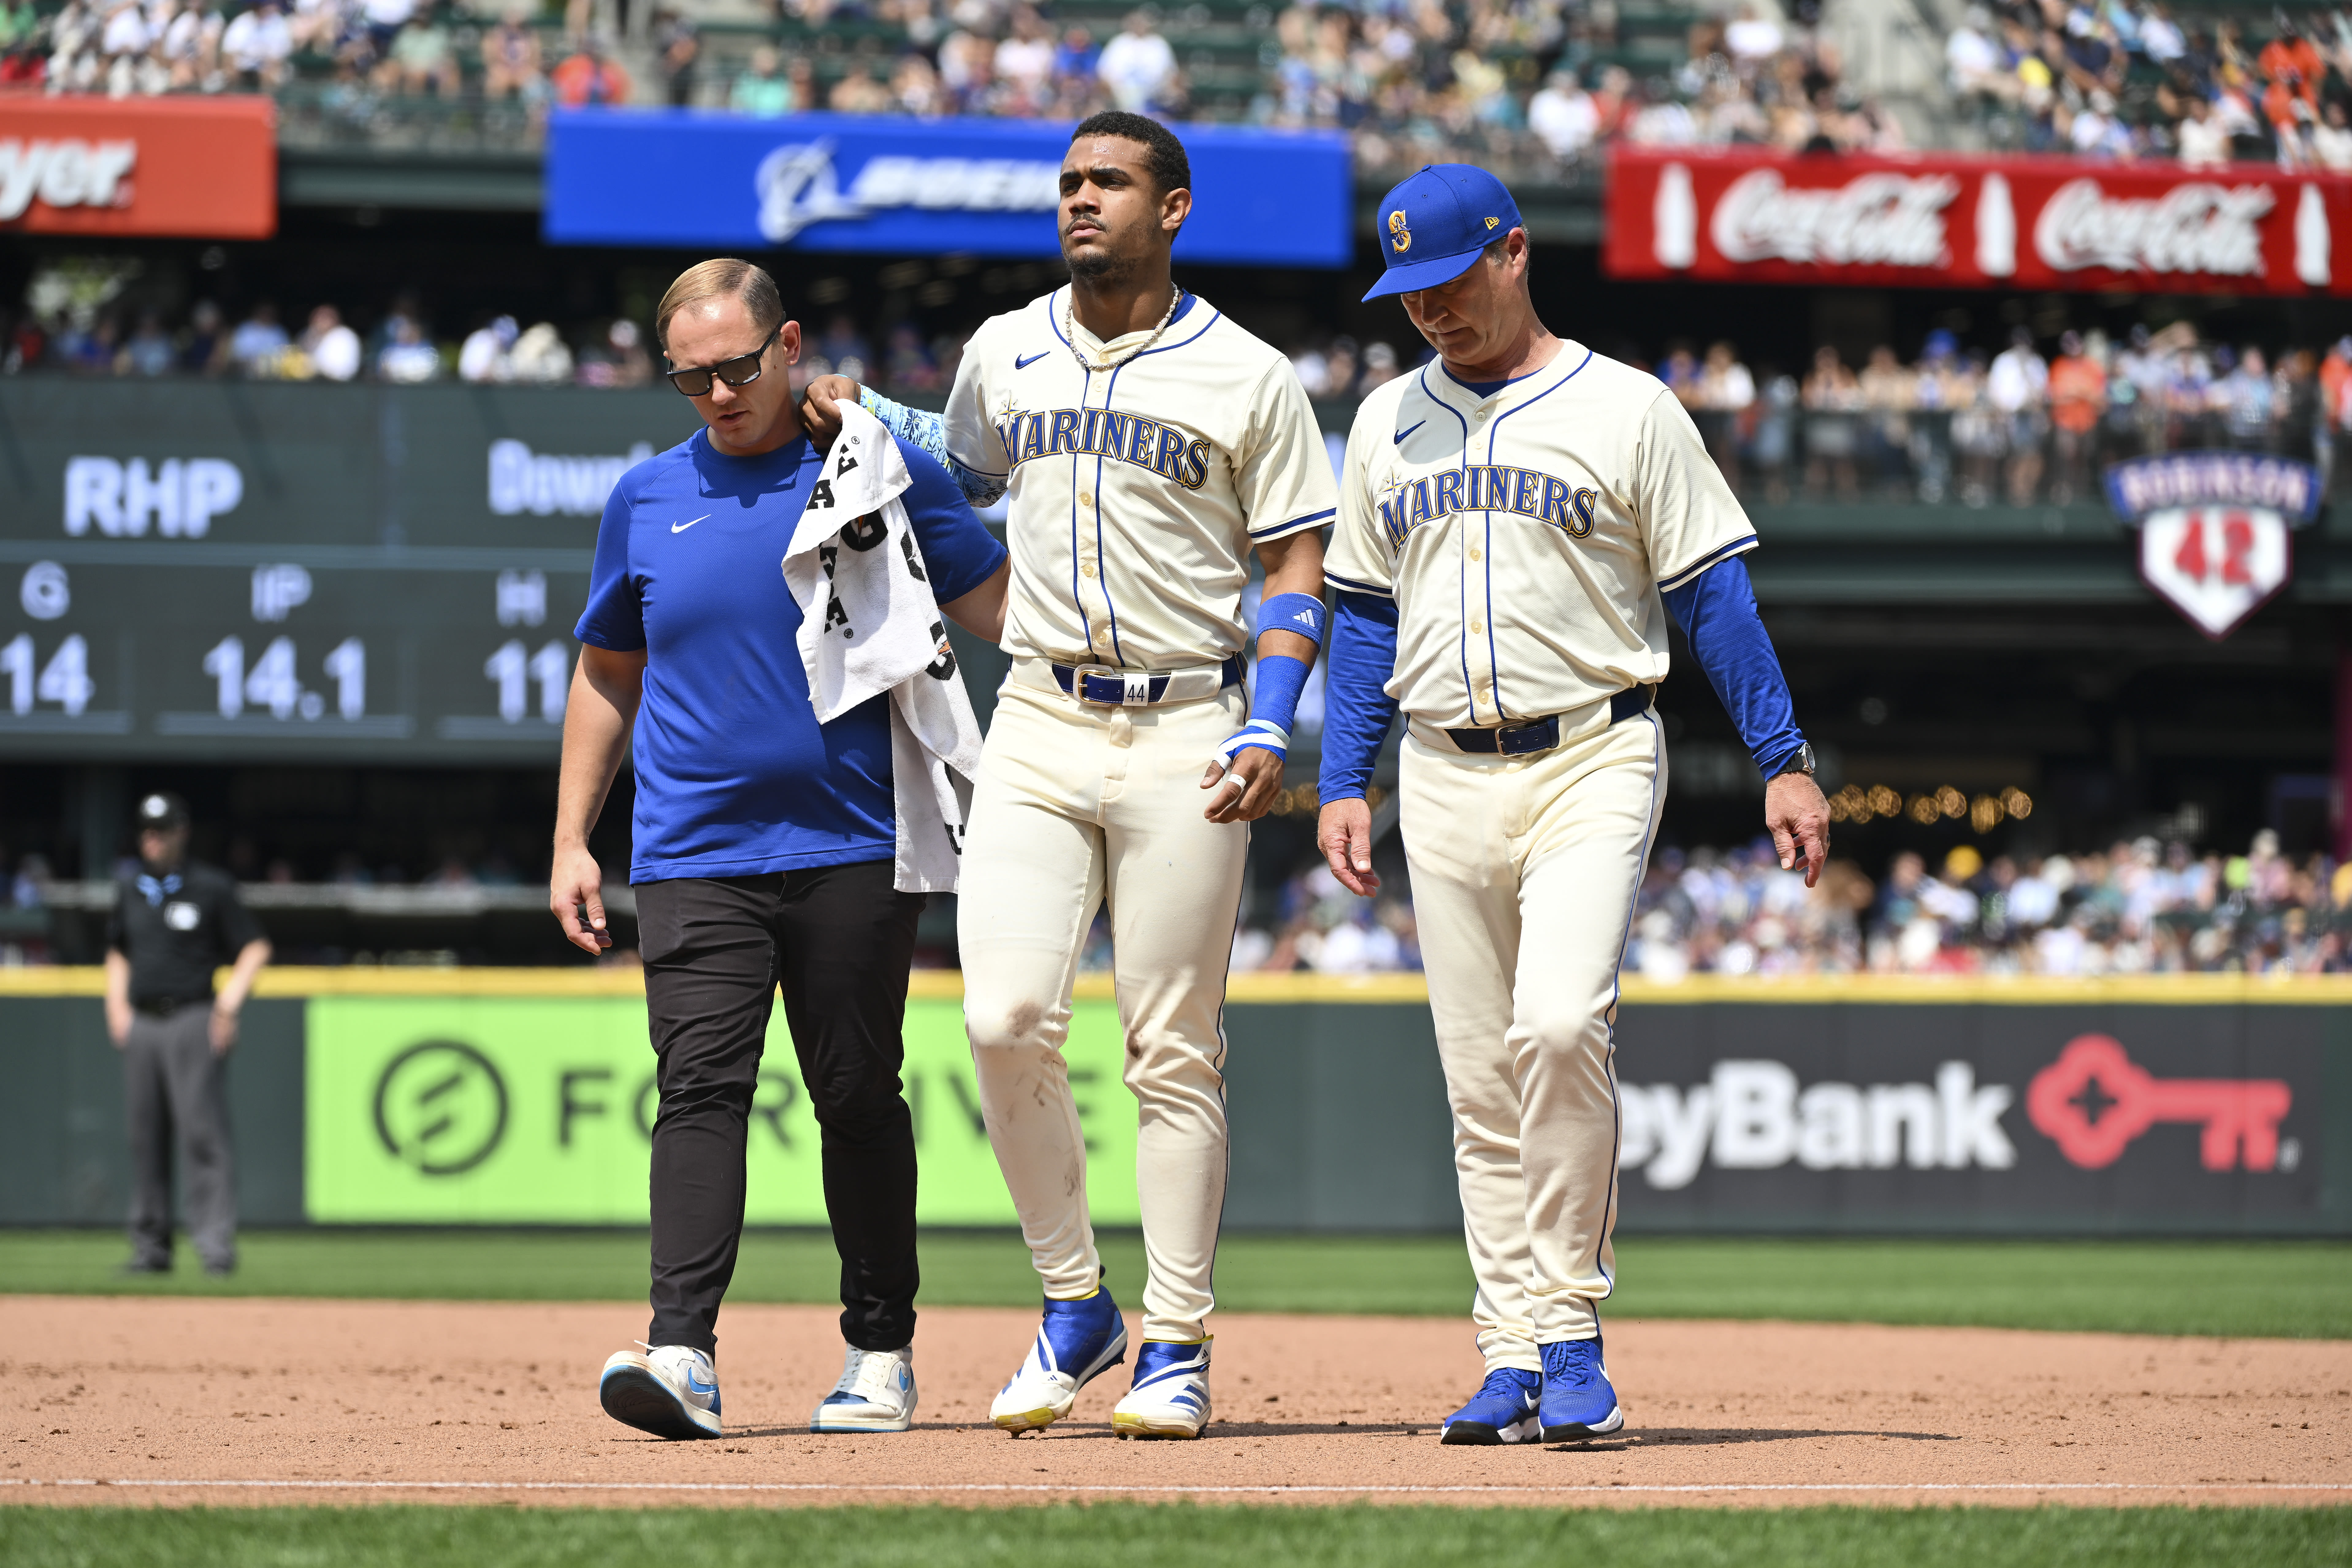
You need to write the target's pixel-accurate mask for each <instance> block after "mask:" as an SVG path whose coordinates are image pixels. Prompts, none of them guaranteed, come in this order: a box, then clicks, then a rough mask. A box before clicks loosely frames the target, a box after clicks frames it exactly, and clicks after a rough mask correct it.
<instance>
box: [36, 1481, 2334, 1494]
mask: <svg viewBox="0 0 2352 1568" xmlns="http://www.w3.org/2000/svg"><path fill="white" fill-rule="evenodd" d="M0 1486H10V1487H131V1488H140V1489H149V1490H163V1491H173V1490H179V1489H187V1488H200V1489H247V1490H275V1491H493V1492H495V1491H524V1492H766V1493H784V1492H856V1493H860V1494H867V1495H870V1494H874V1493H887V1494H898V1495H904V1496H910V1497H935V1496H939V1495H940V1494H942V1493H991V1494H1002V1493H1008V1492H1017V1493H1048V1494H1054V1495H1067V1494H1069V1493H1072V1492H1086V1493H1102V1494H1108V1495H1112V1496H1129V1497H1133V1496H1170V1497H1213V1496H1234V1495H1242V1496H1252V1497H1285V1496H1292V1497H1295V1496H1299V1495H1331V1496H1339V1497H1434V1496H1442V1495H1445V1494H1449V1493H1467V1492H1476V1493H1486V1494H1497V1493H1499V1494H1503V1495H1506V1496H1507V1495H1511V1494H1521V1495H1527V1496H1544V1497H1551V1496H1560V1495H1582V1496H1591V1497H1622V1496H1626V1495H1629V1494H1633V1493H1679V1494H1690V1493H1709V1492H2352V1482H2343V1481H1847V1482H1830V1481H1822V1482H1768V1481H1757V1482H1738V1481H1707V1482H1693V1483H1688V1484H1682V1485H1657V1484H1643V1485H1627V1486H1595V1485H1591V1484H1585V1485H1575V1486H1531V1487H1530V1486H1501V1485H1496V1486H1475V1485H1465V1486H1422V1487H1416V1486H1360V1487H1349V1486H1314V1485H1298V1486H1286V1485H1280V1484H1269V1485H1264V1486H1190V1487H1188V1486H1116V1485H1108V1484H1102V1483H1078V1482H1071V1483H1069V1484H1067V1485H1062V1486H1056V1485H1055V1484H1053V1483H1052V1482H1035V1481H1033V1482H979V1481H970V1482H952V1483H944V1484H940V1485H937V1486H929V1485H923V1484H920V1483H908V1482H897V1483H873V1482H857V1481H361V1480H156V1479H142V1478H122V1479H113V1480H100V1479H95V1478H92V1479H58V1480H40V1479H32V1478H18V1477H14V1476H10V1477H0Z"/></svg>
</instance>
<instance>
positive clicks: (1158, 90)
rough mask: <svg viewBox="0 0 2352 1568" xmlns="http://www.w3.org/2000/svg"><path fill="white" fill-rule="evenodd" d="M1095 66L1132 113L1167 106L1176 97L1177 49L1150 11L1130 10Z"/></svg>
mask: <svg viewBox="0 0 2352 1568" xmlns="http://www.w3.org/2000/svg"><path fill="white" fill-rule="evenodd" d="M1096 74H1097V75H1098V76H1099V77H1100V78H1101V79H1102V83H1103V85H1104V86H1105V87H1107V88H1108V89H1110V96H1111V101H1112V102H1113V103H1114V104H1116V105H1117V106H1118V107H1119V108H1121V109H1124V110H1127V111H1128V112H1129V113H1131V114H1148V113H1150V112H1151V111H1152V110H1156V109H1164V108H1165V107H1167V105H1168V103H1169V102H1170V101H1171V99H1172V97H1173V89H1174V87H1175V83H1176V51H1175V50H1174V49H1172V48H1171V47H1169V45H1168V40H1167V39H1166V38H1163V37H1160V32H1159V28H1158V26H1157V18H1156V17H1155V16H1153V15H1152V14H1151V13H1150V11H1148V10H1136V11H1130V12H1129V13H1128V17H1127V26H1126V27H1125V28H1124V29H1122V30H1121V31H1120V32H1119V33H1118V35H1117V36H1116V37H1113V38H1112V39H1111V41H1110V42H1109V43H1108V44H1105V45H1104V46H1103V51H1102V58H1101V59H1100V61H1099V62H1098V63H1097V66H1096Z"/></svg>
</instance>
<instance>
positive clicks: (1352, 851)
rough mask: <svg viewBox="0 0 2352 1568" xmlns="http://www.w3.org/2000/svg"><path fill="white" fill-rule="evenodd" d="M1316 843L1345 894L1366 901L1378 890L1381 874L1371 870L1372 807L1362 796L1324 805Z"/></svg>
mask: <svg viewBox="0 0 2352 1568" xmlns="http://www.w3.org/2000/svg"><path fill="white" fill-rule="evenodd" d="M1315 844H1316V847H1318V848H1319V849H1321V850H1322V851H1323V860H1324V863H1325V864H1326V865H1328V866H1329V867H1330V868H1331V875H1333V876H1334V877H1337V878H1339V885H1340V886H1341V887H1343V888H1345V889H1348V891H1349V892H1351V893H1360V894H1361V895H1363V896H1364V897H1365V898H1368V899H1369V898H1370V897H1371V896H1372V895H1373V894H1374V893H1377V892H1379V891H1380V890H1381V874H1380V873H1379V872H1377V871H1375V870H1373V869H1372V808H1371V807H1370V806H1368V805H1365V804H1364V798H1363V796H1361V795H1358V796H1357V797H1356V798H1354V799H1353V800H1335V801H1333V802H1331V803H1330V804H1329V805H1326V806H1325V807H1324V808H1323V815H1322V816H1321V818H1320V819H1319V820H1318V822H1317V823H1316V826H1315Z"/></svg>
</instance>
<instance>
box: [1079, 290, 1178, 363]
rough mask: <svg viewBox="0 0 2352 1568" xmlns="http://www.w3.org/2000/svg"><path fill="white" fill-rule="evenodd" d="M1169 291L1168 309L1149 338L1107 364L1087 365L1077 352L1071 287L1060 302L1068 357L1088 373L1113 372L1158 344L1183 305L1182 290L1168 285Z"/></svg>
mask: <svg viewBox="0 0 2352 1568" xmlns="http://www.w3.org/2000/svg"><path fill="white" fill-rule="evenodd" d="M1169 290H1170V291H1169V295H1168V309H1167V310H1164V311H1162V312H1161V313H1160V324H1159V325H1158V326H1156V327H1154V328H1152V329H1151V335H1150V337H1148V338H1146V339H1144V340H1143V341H1142V342H1139V343H1138V344H1136V345H1135V346H1134V347H1133V348H1131V349H1129V350H1128V351H1127V352H1126V353H1123V354H1121V355H1119V356H1118V358H1117V359H1115V360H1113V361H1111V362H1110V363H1108V364H1089V363H1087V356H1086V355H1084V354H1082V353H1079V352H1078V325H1077V315H1078V290H1077V289H1076V286H1073V287H1072V288H1071V289H1070V297H1069V298H1068V299H1066V300H1063V301H1062V340H1063V341H1064V342H1066V343H1068V344H1069V345H1070V357H1071V358H1072V359H1074V360H1076V361H1077V362H1078V368H1079V369H1080V370H1083V371H1087V372H1090V373H1091V372H1094V371H1114V370H1117V369H1118V367H1119V366H1121V365H1123V364H1125V363H1127V362H1128V361H1129V360H1131V359H1133V358H1135V357H1136V355H1138V354H1139V353H1143V352H1144V351H1145V350H1147V349H1149V348H1150V347H1151V345H1152V344H1154V343H1156V342H1159V341H1160V333H1162V332H1164V331H1167V330H1168V323H1169V322H1171V321H1174V320H1175V319H1176V307H1177V306H1178V305H1180V304H1181V303H1183V300H1184V290H1183V289H1179V288H1177V287H1176V286H1175V285H1174V284H1172V283H1171V285H1169Z"/></svg>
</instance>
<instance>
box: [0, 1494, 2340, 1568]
mask: <svg viewBox="0 0 2352 1568" xmlns="http://www.w3.org/2000/svg"><path fill="white" fill-rule="evenodd" d="M2347 1524H2352V1519H2347V1514H2346V1513H2345V1512H2344V1511H2343V1510H2329V1509H2174V1508H2160V1509H2158V1508H2152V1509H2123V1510H2107V1509H2065V1508H2049V1509H1920V1510H1895V1509H1851V1508H1818V1509H1801V1510H1786V1511H1773V1512H1760V1511H1756V1512H1750V1511H1738V1512H1735V1511H1721V1512H1718V1511H1712V1510H1705V1511H1703V1510H1626V1511H1614V1510H1589V1511H1580V1512H1569V1511H1555V1510H1538V1509H1508V1510H1505V1509H1430V1508H1372V1507H1363V1506H1357V1507H1348V1508H1217V1507H1205V1508H1204V1507H1197V1506H1189V1505H1181V1504H1178V1505H1160V1506H1146V1505H1137V1504H1125V1503H1105V1504H1095V1505H1091V1506H1084V1507H1078V1506H1062V1507H1052V1508H1020V1509H1004V1510H986V1511H971V1510H962V1509H943V1508H923V1509H866V1508H839V1509H799V1510H773V1511H772V1510H765V1509H741V1510H735V1509H729V1510H696V1511H693V1512H690V1513H688V1512H684V1511H681V1510H650V1509H649V1510H643V1511H637V1510H626V1511H623V1510H594V1509H579V1510H513V1509H483V1508H419V1507H388V1508H371V1509H328V1508H319V1509H252V1510H212V1509H185V1510H177V1509H173V1510H152V1511H151V1510H132V1509H79V1508H59V1509H29V1508H17V1509H0V1562H5V1563H9V1564H10V1568H84V1565H88V1564H100V1563H103V1564H106V1565H107V1568H147V1565H150V1564H152V1565H153V1568H207V1565H210V1564H220V1565H222V1568H231V1565H234V1568H321V1565H325V1564H333V1565H334V1568H372V1565H374V1564H383V1565H386V1568H390V1565H394V1564H397V1565H399V1568H416V1565H421V1564H437V1563H451V1564H464V1565H466V1568H477V1565H478V1564H482V1563H496V1564H498V1568H596V1565H598V1564H604V1563H611V1564H614V1565H616V1568H643V1565H644V1564H646V1563H657V1562H662V1561H666V1560H667V1559H669V1558H671V1557H674V1556H676V1555H677V1554H679V1553H680V1552H685V1553H686V1554H687V1555H688V1558H689V1560H690V1561H691V1562H692V1563H694V1564H695V1565H696V1568H728V1565H730V1564H736V1563H741V1564H747V1565H749V1564H754V1563H756V1564H761V1565H763V1568H765V1565H770V1564H775V1563H825V1564H827V1565H828V1568H853V1565H855V1568H866V1565H869V1564H870V1565H872V1568H885V1565H895V1564H906V1565H908V1568H939V1565H940V1564H941V1563H953V1564H956V1565H958V1568H991V1565H994V1564H1004V1565H1006V1568H1059V1565H1061V1564H1069V1565H1071V1568H1099V1565H1100V1564H1102V1563H1106V1562H1115V1563H1118V1564H1119V1568H1159V1565H1160V1564H1166V1565H1168V1568H1204V1565H1205V1564H1212V1563H1234V1562H1241V1561H1255V1562H1265V1563H1282V1564H1284V1565H1285V1568H1293V1565H1315V1564H1326V1563H1328V1564H1333V1565H1335V1568H1336V1565H1339V1564H1345V1565H1347V1568H1375V1565H1378V1564H1384V1563H1399V1564H1407V1563H1409V1564H1412V1568H1443V1565H1444V1564H1450V1563H1462V1564H1475V1565H1477V1568H1487V1565H1489V1564H1492V1563H1607V1564H1609V1568H1650V1565H1653V1564H1655V1565H1659V1568H1665V1565H1674V1568H1683V1565H1688V1568H1701V1565H1706V1568H1731V1565H1733V1564H1737V1565H1738V1568H1845V1565H1847V1564H1853V1565H1856V1568H1860V1565H1863V1564H1879V1563H1903V1564H1904V1565H1905V1568H1946V1565H1949V1568H1983V1565H1984V1564H1986V1563H2004V1564H2012V1565H2018V1568H2023V1565H2028V1564H2034V1565H2039V1564H2075V1563H2080V1564H2083V1565H2084V1568H2093V1565H2096V1568H2144V1565H2145V1568H2157V1565H2170V1564H2176V1563H2178V1564H2190V1563H2199V1564H2202V1563H2261V1564H2263V1568H2299V1565H2301V1564H2305V1563H2310V1564H2331V1563H2347V1562H2352V1529H2347Z"/></svg>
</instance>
